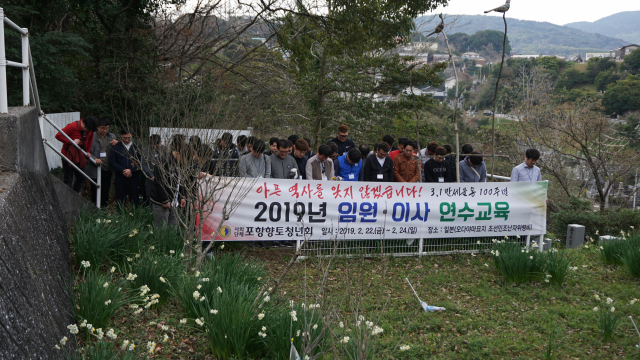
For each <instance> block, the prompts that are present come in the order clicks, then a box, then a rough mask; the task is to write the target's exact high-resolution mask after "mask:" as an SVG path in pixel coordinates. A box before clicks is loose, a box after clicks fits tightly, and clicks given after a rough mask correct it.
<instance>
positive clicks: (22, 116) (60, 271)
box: [0, 108, 74, 359]
mask: <svg viewBox="0 0 640 360" xmlns="http://www.w3.org/2000/svg"><path fill="white" fill-rule="evenodd" d="M9 112H10V113H9V114H5V115H0V171H1V172H0V191H1V192H0V359H59V358H62V357H63V354H62V353H61V352H59V351H57V350H55V348H54V346H55V345H56V344H57V343H58V342H59V341H60V339H61V338H62V337H63V336H68V337H70V336H69V331H68V330H67V328H66V327H67V325H69V324H71V323H73V322H74V320H73V317H72V313H73V311H72V308H71V302H70V301H69V297H68V291H69V290H70V288H71V285H70V281H71V277H70V268H71V264H70V260H71V258H70V250H69V242H68V229H67V222H66V220H65V217H64V213H65V212H64V211H63V210H62V209H61V207H60V202H59V201H58V195H57V194H56V191H55V188H54V185H53V180H52V177H51V176H50V175H49V167H48V166H47V162H46V157H45V152H44V148H43V145H42V139H41V132H40V126H39V124H38V117H37V114H36V111H35V109H34V108H11V109H10V110H9ZM68 345H69V344H67V346H68Z"/></svg>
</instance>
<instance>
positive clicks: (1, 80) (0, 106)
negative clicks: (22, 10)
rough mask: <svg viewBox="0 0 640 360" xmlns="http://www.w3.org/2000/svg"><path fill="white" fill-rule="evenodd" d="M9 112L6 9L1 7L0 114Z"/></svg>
mask: <svg viewBox="0 0 640 360" xmlns="http://www.w3.org/2000/svg"><path fill="white" fill-rule="evenodd" d="M8 112H9V103H8V102H7V58H6V55H5V52H4V9H2V8H0V114H7V113H8Z"/></svg>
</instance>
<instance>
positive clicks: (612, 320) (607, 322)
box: [598, 308, 620, 342]
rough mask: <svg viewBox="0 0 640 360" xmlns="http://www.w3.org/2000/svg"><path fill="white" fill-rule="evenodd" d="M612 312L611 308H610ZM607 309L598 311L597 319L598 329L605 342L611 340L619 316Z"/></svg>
mask: <svg viewBox="0 0 640 360" xmlns="http://www.w3.org/2000/svg"><path fill="white" fill-rule="evenodd" d="M611 310H613V308H611ZM611 310H609V309H599V311H600V317H599V319H598V327H599V328H600V330H601V331H602V336H603V339H604V341H605V342H607V341H609V340H611V337H612V336H613V332H614V331H615V329H616V326H618V320H619V319H620V314H615V315H614V313H613V311H611Z"/></svg>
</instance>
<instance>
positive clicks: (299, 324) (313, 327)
mask: <svg viewBox="0 0 640 360" xmlns="http://www.w3.org/2000/svg"><path fill="white" fill-rule="evenodd" d="M318 309H319V306H318V307H316V305H313V304H309V305H305V304H297V305H294V306H289V307H285V306H278V307H273V308H271V309H265V313H266V315H265V320H263V321H262V322H263V323H265V324H268V325H269V326H268V327H267V328H266V329H265V330H264V332H265V333H266V335H267V336H266V337H265V339H264V340H265V344H266V347H267V350H268V352H269V354H270V357H271V358H273V359H276V360H289V349H290V347H291V339H293V345H294V346H295V347H296V349H297V350H298V352H299V354H300V356H301V357H302V358H303V359H304V357H305V355H309V357H314V356H315V355H317V354H319V353H320V351H321V350H322V346H323V345H324V340H325V339H326V336H327V333H326V332H324V331H323V328H324V322H323V321H322V316H321V314H320V311H319V310H318ZM292 311H295V313H292ZM294 315H295V316H294ZM318 338H319V339H318ZM316 340H317V342H316Z"/></svg>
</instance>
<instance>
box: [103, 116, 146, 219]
mask: <svg viewBox="0 0 640 360" xmlns="http://www.w3.org/2000/svg"><path fill="white" fill-rule="evenodd" d="M120 140H121V141H120V142H119V143H118V144H116V145H115V146H112V147H111V151H110V153H109V165H111V168H112V169H113V170H114V172H115V174H116V176H115V180H114V187H115V190H116V203H117V204H118V206H119V207H122V208H124V206H125V203H126V201H127V197H128V198H129V202H130V203H131V205H132V206H135V207H138V205H139V202H140V199H139V194H140V193H139V189H138V184H139V178H140V171H144V173H145V174H146V175H147V176H148V177H149V178H150V179H151V180H154V179H153V173H152V172H151V171H150V170H149V168H147V166H146V165H145V163H144V161H143V155H142V152H141V150H140V148H139V147H138V145H137V144H136V143H134V142H133V136H132V135H131V130H129V129H128V128H126V127H123V128H122V129H120Z"/></svg>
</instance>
